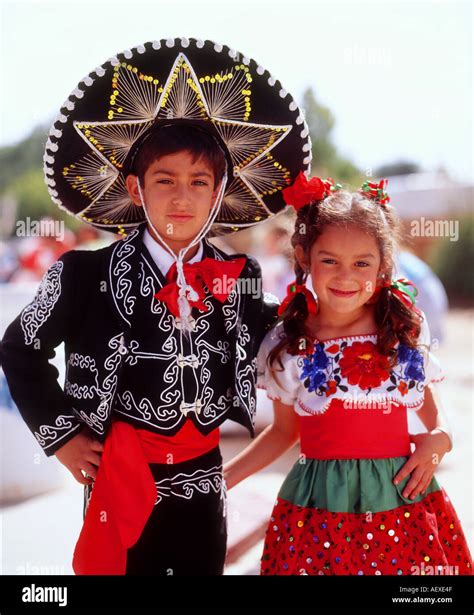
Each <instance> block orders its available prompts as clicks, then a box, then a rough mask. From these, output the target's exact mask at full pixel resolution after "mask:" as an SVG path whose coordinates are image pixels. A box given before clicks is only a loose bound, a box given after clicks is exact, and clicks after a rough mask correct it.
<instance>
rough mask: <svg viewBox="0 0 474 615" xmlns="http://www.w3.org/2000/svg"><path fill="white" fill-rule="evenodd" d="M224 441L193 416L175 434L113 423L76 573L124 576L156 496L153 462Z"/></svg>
mask: <svg viewBox="0 0 474 615" xmlns="http://www.w3.org/2000/svg"><path fill="white" fill-rule="evenodd" d="M218 444H219V429H215V430H214V431H212V432H211V433H210V434H209V435H208V436H203V435H202V434H201V433H200V432H199V431H198V430H197V429H196V427H195V426H194V424H193V422H192V421H190V420H188V421H186V423H185V424H184V425H183V427H182V428H181V430H180V431H179V432H178V434H177V435H176V436H174V437H169V436H161V435H159V434H155V433H153V432H151V431H147V430H146V429H135V427H133V425H130V424H129V423H125V422H123V421H113V422H112V425H111V429H110V431H109V433H108V435H107V438H106V440H105V443H104V451H103V453H102V458H101V462H100V465H99V470H98V472H97V477H96V480H95V482H94V487H93V489H92V495H91V499H90V502H89V507H88V509H87V514H86V517H85V519H84V524H83V526H82V530H81V533H80V536H79V539H78V541H77V544H76V548H75V550H74V557H73V569H74V572H75V573H76V574H81V575H86V574H98V575H106V574H114V575H122V574H125V571H126V566H127V549H130V548H131V547H132V546H133V545H134V544H135V543H136V542H137V540H138V539H139V538H140V536H141V533H142V531H143V528H144V527H145V524H146V522H147V520H148V517H149V516H150V514H151V512H152V510H153V507H154V505H155V501H156V498H157V492H156V485H155V481H154V479H153V476H152V473H151V471H150V468H149V465H148V464H149V463H180V462H182V461H186V460H188V459H193V458H194V457H198V456H199V455H203V454H205V453H207V452H208V451H210V450H212V449H213V448H215V447H216V446H218Z"/></svg>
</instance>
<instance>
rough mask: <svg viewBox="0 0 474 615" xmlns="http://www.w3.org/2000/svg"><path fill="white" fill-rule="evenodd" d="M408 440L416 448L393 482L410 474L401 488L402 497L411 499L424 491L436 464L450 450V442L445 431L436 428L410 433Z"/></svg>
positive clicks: (397, 481)
mask: <svg viewBox="0 0 474 615" xmlns="http://www.w3.org/2000/svg"><path fill="white" fill-rule="evenodd" d="M410 441H411V442H413V443H414V444H415V446H416V449H415V451H414V452H413V453H412V455H411V456H410V458H409V459H408V461H407V462H406V463H405V465H404V466H403V467H402V468H401V470H400V471H399V472H398V474H397V475H396V476H395V478H394V479H393V483H394V485H397V484H398V483H399V482H400V481H402V480H403V479H404V478H405V477H406V476H408V475H409V474H411V478H410V480H409V481H408V483H407V484H406V486H405V489H404V490H403V497H405V498H410V499H412V500H413V499H414V498H415V497H416V496H417V495H419V494H420V493H424V492H425V491H426V489H427V488H428V486H429V484H430V482H431V479H432V478H433V474H434V472H435V468H436V466H437V465H438V464H439V463H440V461H441V459H442V458H443V457H444V455H445V454H446V453H447V452H448V451H449V450H450V446H451V443H450V441H449V438H448V436H447V435H446V434H445V433H443V432H440V431H436V430H433V432H431V433H419V434H415V435H413V434H410Z"/></svg>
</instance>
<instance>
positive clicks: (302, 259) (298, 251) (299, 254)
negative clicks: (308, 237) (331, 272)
mask: <svg viewBox="0 0 474 615" xmlns="http://www.w3.org/2000/svg"><path fill="white" fill-rule="evenodd" d="M295 258H296V261H297V262H298V265H299V266H300V267H301V269H303V271H306V269H308V267H309V263H308V261H307V259H306V254H305V252H304V250H303V247H302V246H300V245H298V246H296V248H295Z"/></svg>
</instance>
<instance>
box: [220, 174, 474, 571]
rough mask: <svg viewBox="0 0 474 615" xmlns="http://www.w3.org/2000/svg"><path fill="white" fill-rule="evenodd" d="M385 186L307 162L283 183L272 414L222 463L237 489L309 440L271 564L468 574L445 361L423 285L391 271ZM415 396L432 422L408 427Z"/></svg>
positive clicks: (264, 379) (273, 529)
mask: <svg viewBox="0 0 474 615" xmlns="http://www.w3.org/2000/svg"><path fill="white" fill-rule="evenodd" d="M385 185H386V182H385V181H381V182H380V183H379V184H373V183H371V182H366V183H365V184H364V186H363V187H362V189H361V190H360V191H359V192H357V193H349V192H346V191H343V190H341V189H340V186H338V185H336V186H334V184H333V183H332V181H331V180H326V181H322V180H320V179H319V178H313V179H312V180H311V181H310V182H308V181H307V180H306V178H305V177H304V175H303V174H301V175H300V177H299V178H298V180H297V181H296V182H295V184H294V185H293V186H292V187H290V188H287V189H285V190H284V196H285V199H286V201H287V202H288V203H289V204H291V205H293V206H294V207H295V209H296V210H297V219H296V224H295V232H294V235H293V237H292V245H293V247H294V253H295V260H296V265H295V273H296V281H295V282H294V283H293V284H291V285H290V286H289V287H288V295H287V297H286V299H285V300H284V301H283V303H282V305H281V307H280V311H279V313H280V316H281V319H280V321H279V322H278V324H277V325H276V326H275V327H274V328H273V329H272V330H271V331H270V332H269V333H268V334H267V336H266V338H265V340H264V342H263V344H262V347H261V349H260V353H259V357H258V360H259V369H258V371H259V384H260V386H261V387H263V388H266V390H267V395H268V396H269V397H270V398H271V399H273V400H274V415H275V418H274V422H273V424H272V425H270V426H269V427H267V429H266V430H265V431H264V432H263V433H261V434H260V436H259V437H258V438H257V439H256V440H255V441H254V442H253V443H252V444H251V445H250V446H249V447H248V448H247V449H245V450H244V451H243V452H242V453H241V454H240V455H238V456H237V457H236V458H235V459H234V460H232V461H231V462H229V463H228V464H227V465H226V466H225V478H226V482H227V485H228V488H231V487H233V486H234V485H235V484H237V483H238V482H240V481H241V480H243V479H244V478H245V477H247V476H249V475H250V474H252V473H254V472H256V471H258V470H260V469H261V468H263V467H264V466H266V465H267V464H269V463H270V462H272V461H273V460H274V459H275V458H276V457H278V456H279V455H281V454H282V453H283V452H284V451H285V450H286V449H288V448H289V447H290V446H291V445H293V444H294V443H295V442H296V441H297V440H298V438H299V439H300V443H301V455H300V458H299V460H298V461H297V462H296V464H295V465H294V467H293V468H292V470H291V471H290V473H289V475H288V476H287V478H286V480H285V481H284V483H283V485H282V487H281V489H280V492H279V494H278V498H277V502H276V504H275V508H274V510H273V513H272V516H271V519H270V522H269V525H268V529H267V533H266V539H265V546H264V553H263V557H262V564H261V573H262V574H264V575H280V574H285V575H289V574H291V575H295V574H308V575H314V574H320V575H324V574H357V575H367V574H369V575H373V574H376V575H380V574H391V575H397V574H398V575H417V574H422V575H423V574H471V573H472V560H471V556H470V553H469V550H468V547H467V544H466V540H465V537H464V535H463V532H462V529H461V526H460V523H459V519H458V518H457V516H456V512H455V511H454V509H453V506H452V505H451V503H450V501H449V498H448V496H447V495H446V493H445V491H444V490H443V489H442V488H441V487H440V486H439V484H438V482H437V480H436V478H434V476H433V473H434V468H435V465H436V464H437V463H439V462H440V461H441V459H442V457H443V456H444V454H445V453H447V452H448V451H450V450H451V448H452V442H451V436H450V433H449V431H448V429H447V427H446V426H445V423H444V420H443V418H442V415H441V410H440V404H439V401H438V399H437V395H436V391H435V389H434V387H433V383H435V382H437V381H439V380H441V379H442V374H441V369H440V366H439V364H438V362H437V360H436V358H435V357H434V356H433V355H432V354H431V353H430V352H429V348H430V335H429V330H428V326H427V323H426V319H425V318H424V315H423V313H422V312H420V311H419V310H418V308H417V307H416V306H415V299H414V296H415V294H416V291H415V292H414V289H411V288H410V286H412V285H411V284H410V282H408V281H406V280H398V281H392V273H393V270H394V252H395V247H396V241H397V237H398V235H399V226H398V223H397V219H396V217H395V215H394V212H393V209H392V207H391V206H390V205H389V197H388V195H387V194H386V193H385V191H384V189H385ZM309 275H311V281H312V285H313V288H314V290H315V292H316V295H317V301H316V300H315V298H314V296H313V294H312V293H311V292H310V291H309V290H308V289H307V287H306V281H307V278H308V276H309ZM407 408H411V409H414V410H417V411H418V414H419V416H420V418H421V420H422V421H423V423H424V425H425V426H426V428H427V430H428V431H427V433H421V434H417V435H415V436H411V435H410V434H409V433H408V428H407ZM410 442H413V443H414V444H415V446H416V449H415V451H414V452H413V453H411V450H410Z"/></svg>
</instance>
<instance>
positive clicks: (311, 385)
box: [300, 344, 329, 393]
mask: <svg viewBox="0 0 474 615" xmlns="http://www.w3.org/2000/svg"><path fill="white" fill-rule="evenodd" d="M328 363H329V360H328V357H327V355H326V353H325V352H324V345H323V344H317V345H316V346H315V348H314V352H313V354H310V355H306V356H305V357H304V359H303V371H302V372H301V376H300V379H301V380H303V381H304V385H305V387H306V388H307V389H308V391H309V392H310V393H312V392H313V391H315V390H316V389H318V388H319V387H321V386H322V385H324V384H325V382H326V380H327V374H326V372H325V371H324V370H325V369H326V367H327V366H328Z"/></svg>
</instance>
